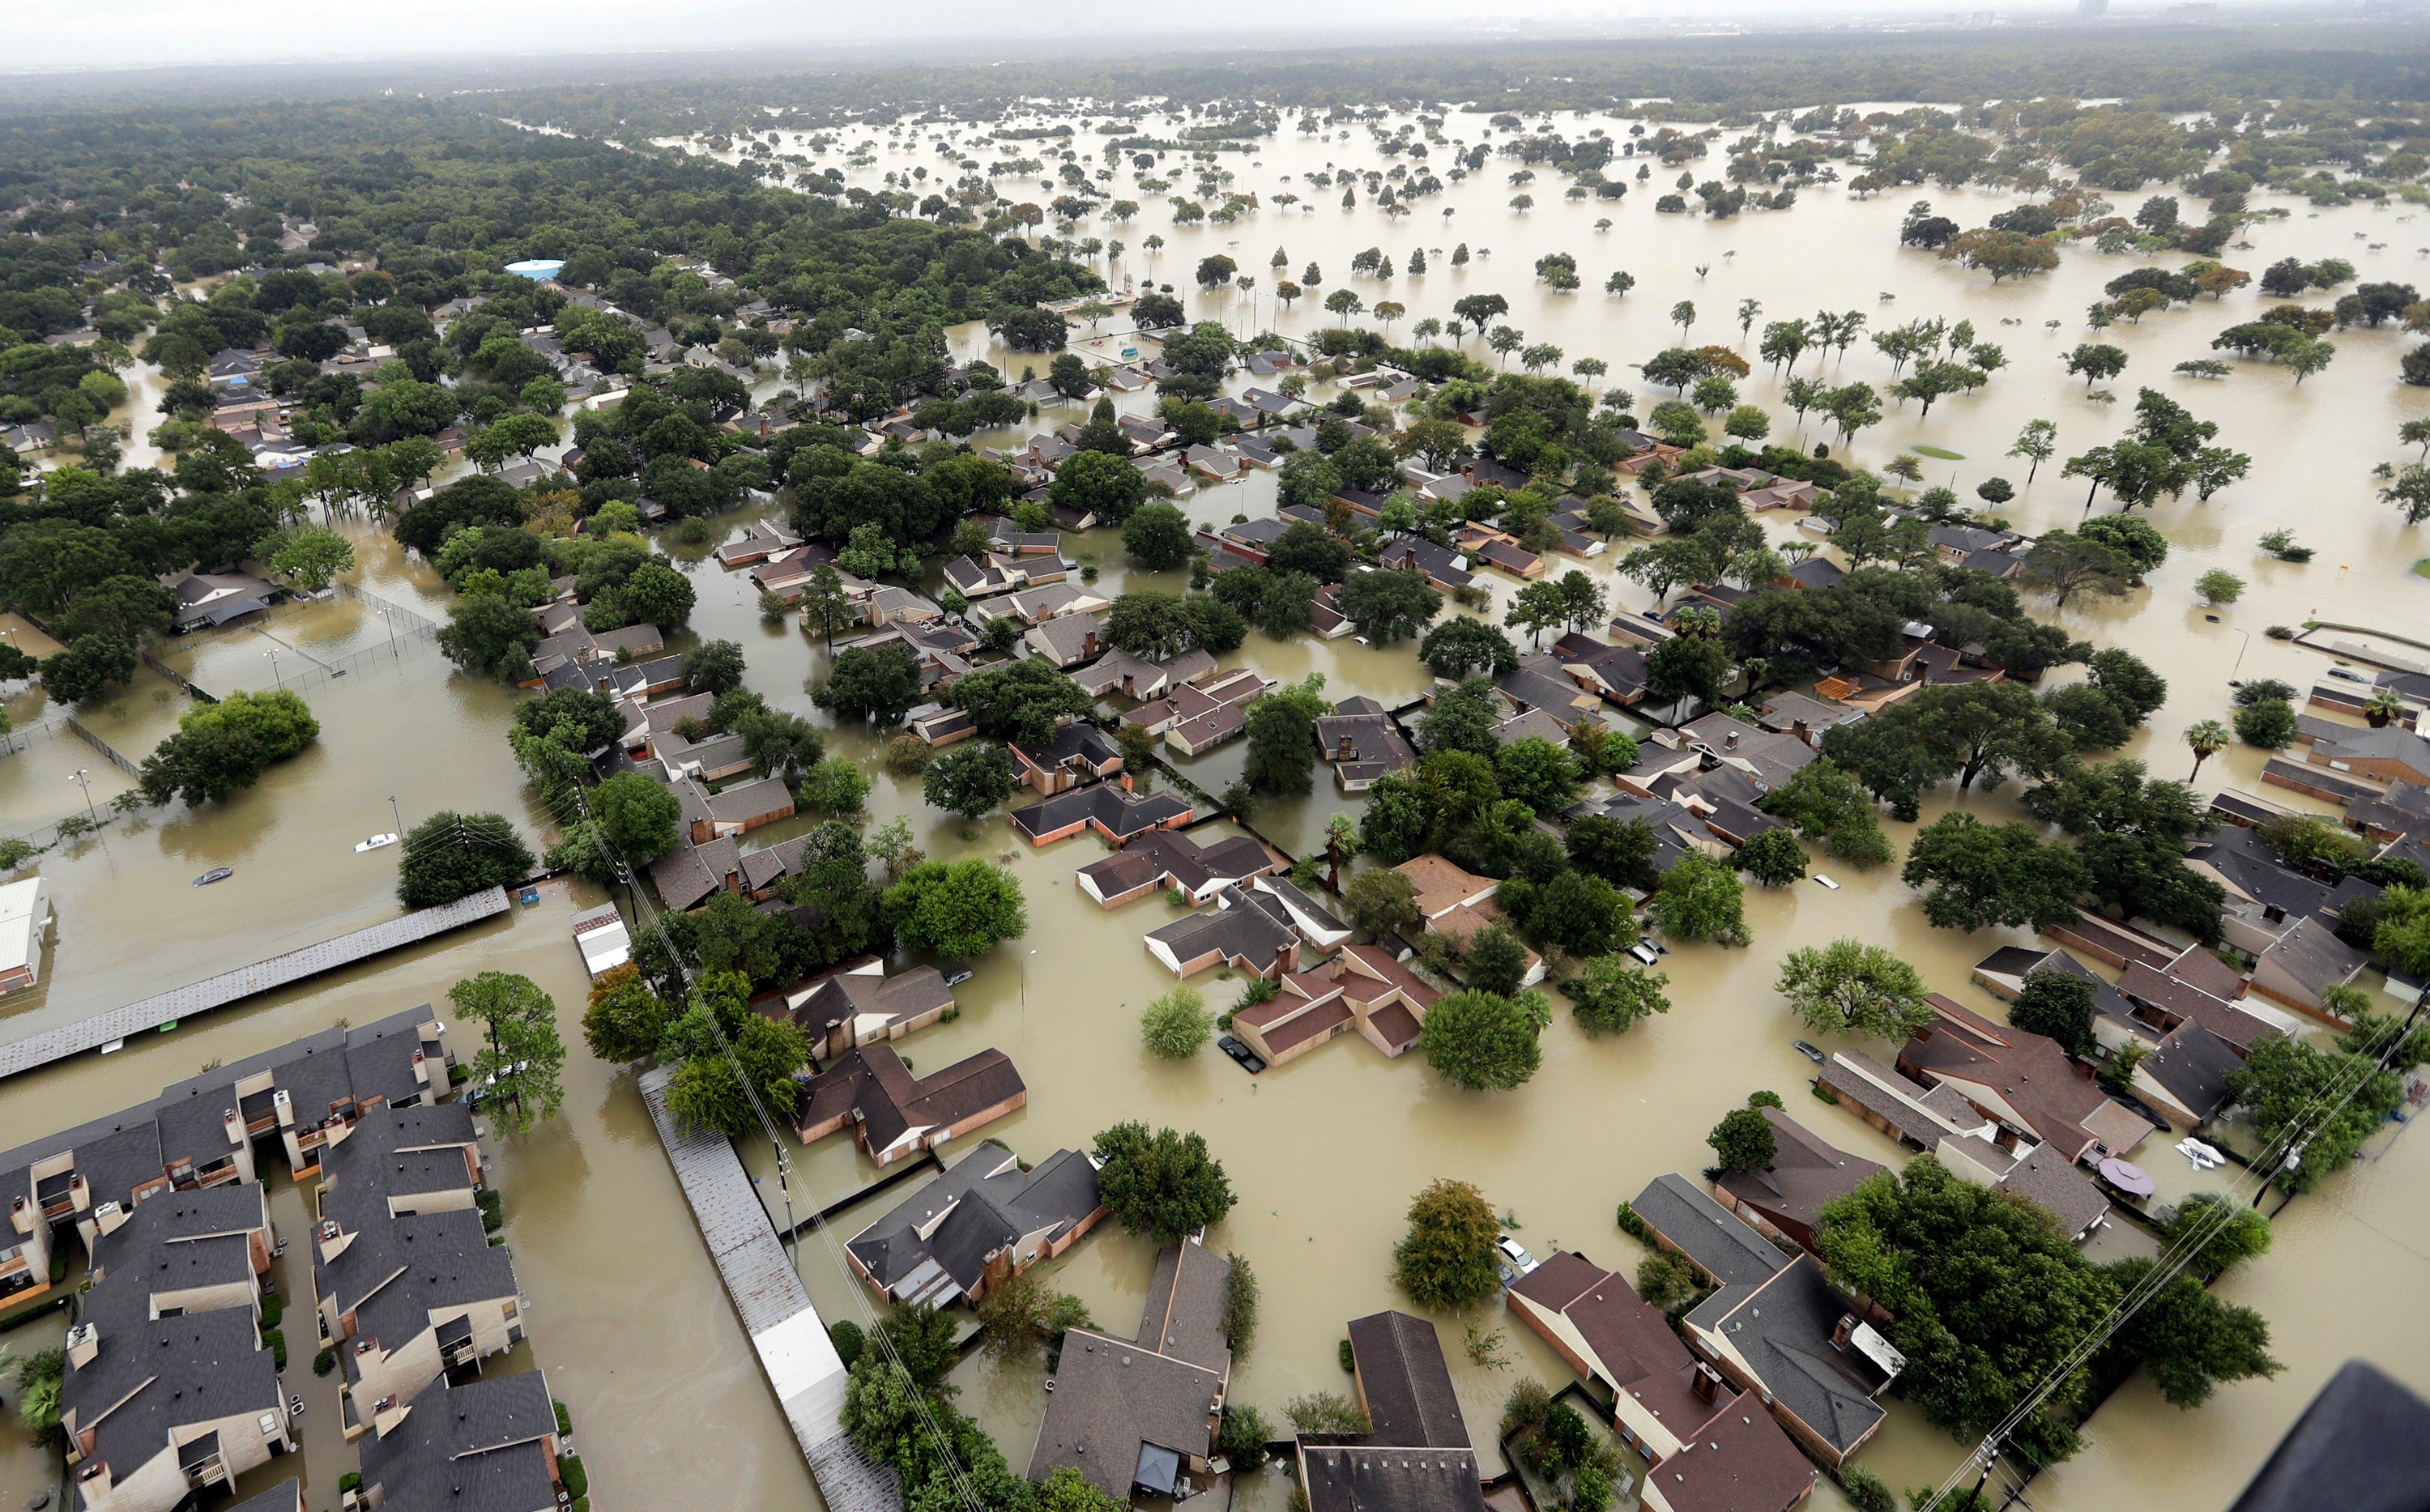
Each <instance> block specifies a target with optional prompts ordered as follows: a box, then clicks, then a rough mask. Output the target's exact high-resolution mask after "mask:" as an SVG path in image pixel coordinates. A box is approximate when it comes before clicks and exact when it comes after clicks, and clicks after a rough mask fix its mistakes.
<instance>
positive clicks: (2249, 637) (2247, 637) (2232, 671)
mask: <svg viewBox="0 0 2430 1512" xmlns="http://www.w3.org/2000/svg"><path fill="white" fill-rule="evenodd" d="M2229 628H2230V629H2232V630H2234V631H2235V632H2236V633H2237V634H2238V635H2240V636H2242V637H2243V638H2244V639H2243V640H2239V641H2238V642H2237V645H2236V660H2235V662H2234V663H2232V664H2231V665H2230V666H2229V667H2228V669H2227V675H2228V676H2229V677H2230V678H2233V677H2235V675H2236V672H2237V669H2238V668H2239V667H2241V666H2243V665H2244V654H2245V653H2246V652H2247V651H2250V650H2252V649H2253V632H2252V631H2250V630H2247V629H2245V628H2244V627H2243V626H2242V625H2231V626H2229Z"/></svg>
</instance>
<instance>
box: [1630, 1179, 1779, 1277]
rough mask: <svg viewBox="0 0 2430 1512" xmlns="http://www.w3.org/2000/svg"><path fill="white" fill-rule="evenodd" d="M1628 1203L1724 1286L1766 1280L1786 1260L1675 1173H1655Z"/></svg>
mask: <svg viewBox="0 0 2430 1512" xmlns="http://www.w3.org/2000/svg"><path fill="white" fill-rule="evenodd" d="M1629 1206H1630V1207H1631V1208H1632V1209H1633V1210H1634V1211H1635V1212H1636V1214H1637V1216H1638V1217H1639V1218H1641V1219H1643V1220H1644V1221H1646V1222H1647V1223H1648V1224H1649V1225H1651V1226H1652V1227H1653V1229H1654V1232H1656V1234H1659V1235H1661V1236H1662V1238H1665V1239H1666V1240H1668V1241H1670V1242H1671V1243H1672V1244H1673V1245H1676V1246H1677V1247H1678V1249H1679V1251H1680V1253H1681V1254H1685V1255H1687V1256H1688V1258H1689V1259H1691V1260H1693V1261H1695V1262H1696V1263H1697V1264H1698V1265H1700V1266H1702V1267H1704V1269H1705V1270H1706V1271H1710V1272H1711V1273H1712V1274H1714V1275H1716V1276H1718V1277H1720V1278H1721V1280H1722V1283H1723V1285H1724V1286H1731V1285H1752V1284H1754V1283H1756V1282H1760V1281H1764V1280H1767V1279H1769V1278H1770V1277H1772V1276H1773V1275H1774V1274H1776V1273H1778V1271H1780V1270H1781V1269H1782V1268H1783V1267H1784V1266H1786V1265H1788V1264H1789V1257H1788V1256H1787V1255H1785V1254H1781V1253H1780V1251H1778V1250H1776V1249H1774V1248H1773V1244H1772V1241H1771V1240H1769V1239H1767V1238H1764V1237H1763V1236H1762V1235H1760V1234H1758V1233H1756V1231H1755V1230H1754V1229H1752V1228H1749V1227H1748V1226H1747V1225H1746V1222H1745V1221H1743V1220H1741V1219H1740V1218H1739V1216H1738V1215H1737V1214H1735V1213H1732V1212H1731V1211H1730V1210H1729V1209H1728V1208H1726V1207H1723V1205H1721V1204H1719V1203H1717V1202H1715V1201H1713V1200H1712V1199H1711V1198H1710V1197H1707V1196H1706V1195H1705V1194H1704V1193H1703V1192H1701V1191H1698V1190H1697V1189H1696V1188H1695V1187H1694V1185H1692V1184H1691V1183H1690V1182H1689V1180H1688V1178H1687V1177H1685V1176H1681V1175H1678V1174H1676V1173H1675V1172H1674V1173H1672V1174H1668V1175H1661V1176H1656V1177H1655V1178H1654V1180H1653V1181H1652V1182H1650V1183H1648V1184H1647V1186H1646V1188H1645V1189H1644V1190H1643V1191H1641V1192H1639V1193H1638V1194H1637V1198H1636V1200H1635V1201H1634V1202H1632V1203H1631V1204H1630V1205H1629Z"/></svg>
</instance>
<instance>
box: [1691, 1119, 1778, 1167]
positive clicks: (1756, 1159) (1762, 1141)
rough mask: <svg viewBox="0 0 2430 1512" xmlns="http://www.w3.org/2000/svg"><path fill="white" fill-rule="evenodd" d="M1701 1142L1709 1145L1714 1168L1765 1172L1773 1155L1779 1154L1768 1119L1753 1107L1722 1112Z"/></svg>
mask: <svg viewBox="0 0 2430 1512" xmlns="http://www.w3.org/2000/svg"><path fill="white" fill-rule="evenodd" d="M1705 1142H1706V1144H1709V1145H1711V1146H1712V1147H1713V1166H1714V1169H1715V1170H1717V1171H1730V1172H1738V1171H1769V1170H1771V1169H1772V1162H1773V1156H1775V1155H1779V1154H1780V1137H1779V1136H1778V1135H1776V1134H1774V1133H1773V1129H1772V1121H1771V1120H1770V1119H1767V1118H1765V1117H1764V1116H1763V1113H1762V1110H1761V1109H1759V1108H1754V1107H1734V1108H1732V1109H1730V1110H1729V1111H1728V1112H1727V1113H1724V1114H1723V1115H1722V1122H1719V1123H1716V1124H1714V1125H1713V1132H1711V1133H1710V1134H1707V1135H1706V1136H1705Z"/></svg>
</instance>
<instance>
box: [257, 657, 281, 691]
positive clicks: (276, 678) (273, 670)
mask: <svg viewBox="0 0 2430 1512" xmlns="http://www.w3.org/2000/svg"><path fill="white" fill-rule="evenodd" d="M262 655H263V656H268V657H269V658H270V679H271V681H273V682H275V683H276V684H277V685H278V690H279V691H280V692H282V693H283V692H285V691H286V690H287V679H286V678H284V677H282V676H280V675H279V673H278V653H277V652H276V651H275V650H271V651H265V652H263V653H262Z"/></svg>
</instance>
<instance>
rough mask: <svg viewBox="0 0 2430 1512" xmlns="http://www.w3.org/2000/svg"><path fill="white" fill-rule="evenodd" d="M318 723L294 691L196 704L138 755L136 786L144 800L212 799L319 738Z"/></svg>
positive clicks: (234, 696) (195, 801) (246, 782)
mask: <svg viewBox="0 0 2430 1512" xmlns="http://www.w3.org/2000/svg"><path fill="white" fill-rule="evenodd" d="M320 735H321V724H320V722H319V721H318V720H315V719H314V718H313V717H312V710H311V709H310V708H309V707H308V706H307V705H306V704H305V702H304V700H303V698H302V697H301V696H300V695H298V694H295V693H291V692H286V691H283V690H281V691H274V692H267V693H247V692H235V693H230V694H229V695H228V696H227V697H225V698H224V699H222V700H221V701H220V702H218V703H216V704H201V705H197V706H193V707H191V708H189V709H187V710H186V712H185V713H184V714H183V715H181V716H179V718H178V720H177V730H176V733H175V734H174V735H171V736H170V737H169V738H168V739H165V740H162V741H161V742H160V743H159V745H158V746H157V747H156V748H154V750H153V752H152V754H151V755H150V756H146V757H144V758H143V766H142V770H141V773H139V774H138V775H137V777H136V787H137V789H138V790H139V791H140V792H141V793H142V795H143V801H144V802H145V803H149V804H165V803H167V802H168V801H169V800H170V799H171V798H173V797H175V798H182V799H184V800H185V801H186V803H187V804H188V805H189V806H201V805H203V804H205V803H210V802H217V801H219V800H221V799H224V798H225V797H227V795H228V794H229V793H231V792H233V791H235V790H236V789H239V788H250V787H252V786H253V785H254V784H255V783H256V782H258V781H259V780H260V779H261V774H262V773H264V772H266V771H268V770H269V769H270V766H271V764H272V763H273V762H277V761H284V760H286V759H287V758H288V757H290V756H295V755H296V754H298V753H299V752H301V751H302V750H303V749H304V748H305V747H306V746H308V745H310V744H311V743H312V742H313V741H314V740H316V739H320Z"/></svg>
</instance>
